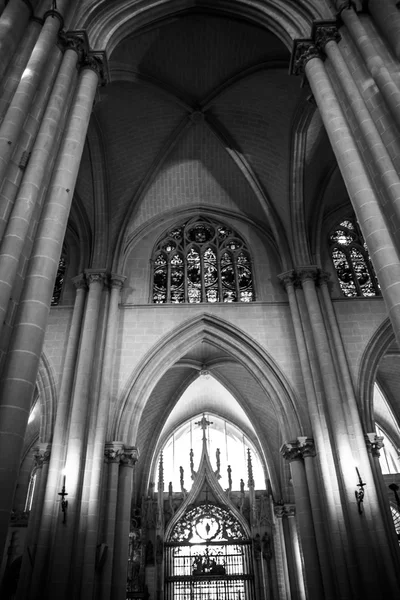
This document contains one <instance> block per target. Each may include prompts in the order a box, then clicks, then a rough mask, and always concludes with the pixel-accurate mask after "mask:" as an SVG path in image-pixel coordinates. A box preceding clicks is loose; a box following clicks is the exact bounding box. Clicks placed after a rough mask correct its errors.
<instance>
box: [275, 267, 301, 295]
mask: <svg viewBox="0 0 400 600" xmlns="http://www.w3.org/2000/svg"><path fill="white" fill-rule="evenodd" d="M278 279H279V281H280V283H281V284H282V287H283V288H284V289H285V290H286V289H287V288H288V287H289V286H290V285H291V286H293V287H294V286H295V285H296V284H297V276H296V272H295V271H294V270H293V269H292V270H291V271H286V272H285V273H281V274H280V275H278Z"/></svg>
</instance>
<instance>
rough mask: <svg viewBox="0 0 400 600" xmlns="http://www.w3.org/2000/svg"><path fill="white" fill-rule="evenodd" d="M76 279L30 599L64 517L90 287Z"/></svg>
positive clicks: (27, 584) (22, 598)
mask: <svg viewBox="0 0 400 600" xmlns="http://www.w3.org/2000/svg"><path fill="white" fill-rule="evenodd" d="M73 282H74V285H75V288H76V297H75V304H74V310H73V313H72V320H71V325H70V329H69V332H68V343H67V348H66V351H65V360H64V366H63V374H62V378H61V385H60V392H59V397H58V403H57V412H56V419H55V423H54V431H53V443H52V453H51V457H50V465H49V474H48V478H47V485H46V492H45V496H44V499H43V505H42V509H41V518H40V531H39V532H38V536H37V538H36V545H37V549H36V555H35V561H34V565H33V575H32V580H31V581H30V580H29V579H28V578H26V579H25V581H24V582H22V581H21V579H20V582H21V583H20V585H21V586H23V589H22V590H21V594H19V593H18V596H17V598H18V600H26V598H28V597H29V598H37V597H40V593H41V590H42V589H43V587H44V581H43V579H44V574H45V572H46V570H47V568H48V564H49V560H50V550H51V541H52V530H53V527H54V520H55V519H59V518H60V515H59V498H58V493H59V491H60V490H61V487H62V474H61V473H62V469H63V466H64V459H65V446H66V435H67V431H68V424H69V414H70V408H71V397H72V388H73V383H74V375H75V365H76V361H77V356H78V348H79V341H80V333H81V329H82V319H83V312H84V307H85V302H86V290H87V287H86V278H85V277H84V275H83V274H81V275H78V276H77V277H75V278H74V279H73ZM27 589H29V595H28V593H27V592H26V591H25V590H27Z"/></svg>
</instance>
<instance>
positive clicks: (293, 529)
mask: <svg viewBox="0 0 400 600" xmlns="http://www.w3.org/2000/svg"><path fill="white" fill-rule="evenodd" d="M287 520H288V525H289V534H290V542H291V545H292V549H293V558H294V562H295V569H296V578H297V588H298V592H299V598H301V600H306V590H305V587H304V579H303V568H302V564H301V555H300V546H299V537H298V535H297V525H296V519H295V516H294V512H289V513H288V514H287Z"/></svg>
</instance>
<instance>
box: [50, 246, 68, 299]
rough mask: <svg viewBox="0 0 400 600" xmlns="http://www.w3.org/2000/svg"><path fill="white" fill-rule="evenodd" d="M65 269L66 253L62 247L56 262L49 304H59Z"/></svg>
mask: <svg viewBox="0 0 400 600" xmlns="http://www.w3.org/2000/svg"><path fill="white" fill-rule="evenodd" d="M66 269H67V254H66V251H65V249H64V248H63V251H62V254H61V258H60V260H59V263H58V269H57V275H56V281H55V283H54V289H53V296H52V298H51V306H57V304H60V300H61V292H62V289H63V285H64V277H65V271H66Z"/></svg>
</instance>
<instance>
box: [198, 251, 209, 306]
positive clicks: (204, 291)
mask: <svg viewBox="0 0 400 600" xmlns="http://www.w3.org/2000/svg"><path fill="white" fill-rule="evenodd" d="M199 254H200V283H201V300H200V302H206V301H207V299H206V285H205V283H204V254H203V250H202V249H201V248H199Z"/></svg>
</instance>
